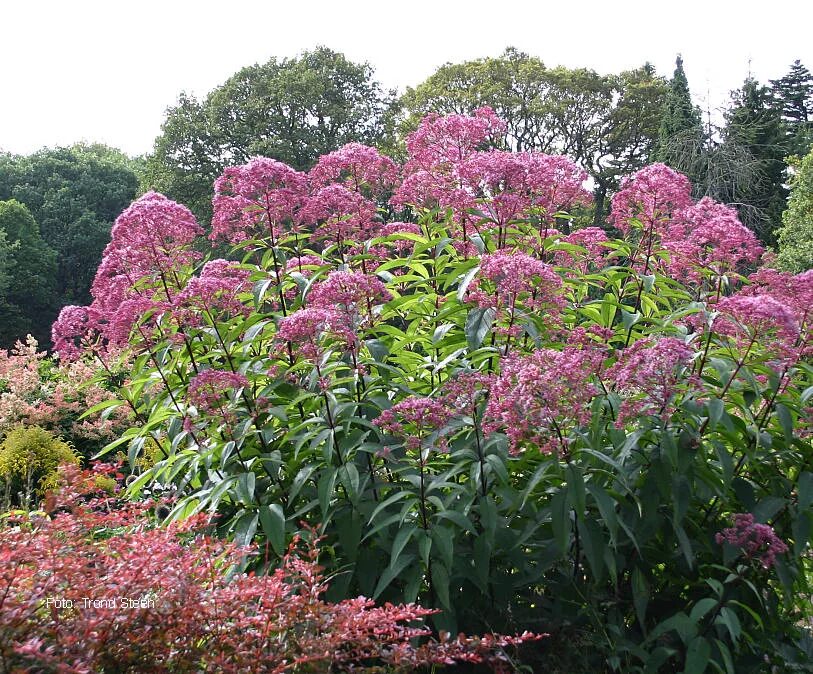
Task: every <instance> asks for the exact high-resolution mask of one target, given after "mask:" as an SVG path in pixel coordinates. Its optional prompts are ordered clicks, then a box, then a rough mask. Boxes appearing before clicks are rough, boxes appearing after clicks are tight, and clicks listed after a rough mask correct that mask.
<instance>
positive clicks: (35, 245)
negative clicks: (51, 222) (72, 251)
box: [0, 199, 57, 348]
mask: <svg viewBox="0 0 813 674" xmlns="http://www.w3.org/2000/svg"><path fill="white" fill-rule="evenodd" d="M0 232H4V233H5V236H4V238H5V241H6V242H7V243H8V244H11V247H9V246H8V245H6V246H5V250H0V253H4V257H5V262H4V263H2V267H4V268H5V271H6V273H5V278H6V288H5V292H4V293H3V294H0V315H2V317H3V320H2V321H0V348H8V347H9V346H11V345H12V344H14V342H15V341H17V340H18V339H20V338H22V337H24V336H25V335H26V334H27V333H31V334H33V335H34V336H35V337H38V338H40V339H45V340H47V339H48V338H49V336H50V324H51V320H52V318H53V315H54V311H53V309H54V302H55V286H56V271H57V262H56V253H55V252H54V251H53V250H52V249H51V248H50V247H49V246H48V245H47V244H46V243H45V242H44V241H43V240H42V238H41V237H40V233H39V227H38V226H37V223H36V221H35V220H34V218H33V217H32V215H31V213H30V211H29V210H28V209H27V208H26V207H25V206H24V205H23V204H21V203H20V202H18V201H16V200H14V199H11V200H9V201H0ZM0 271H4V270H3V269H0Z"/></svg>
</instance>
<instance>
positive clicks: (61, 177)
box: [0, 145, 140, 344]
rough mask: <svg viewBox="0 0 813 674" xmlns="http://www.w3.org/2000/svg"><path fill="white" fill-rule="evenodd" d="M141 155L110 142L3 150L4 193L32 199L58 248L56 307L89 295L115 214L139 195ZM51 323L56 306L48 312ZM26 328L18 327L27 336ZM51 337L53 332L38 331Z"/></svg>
mask: <svg viewBox="0 0 813 674" xmlns="http://www.w3.org/2000/svg"><path fill="white" fill-rule="evenodd" d="M139 170H140V164H139V162H138V161H136V160H133V159H130V158H129V157H127V156H126V155H124V154H122V153H121V152H119V151H118V150H115V149H113V148H109V147H106V146H104V145H74V146H72V147H62V148H53V149H43V150H40V151H39V152H36V153H34V154H32V155H30V156H10V155H6V156H0V199H16V200H17V201H19V202H21V203H23V204H25V205H26V207H27V208H28V209H29V211H31V214H32V215H33V216H34V219H35V220H36V221H37V223H38V224H39V230H40V236H41V237H42V239H43V241H45V243H46V244H47V245H48V246H49V247H50V248H52V249H53V250H54V251H56V254H57V265H58V266H57V273H56V289H55V296H54V297H53V300H52V306H53V308H54V309H55V310H58V309H59V307H61V306H64V305H66V304H83V303H86V302H88V301H89V299H90V295H89V290H90V284H91V281H92V280H93V274H94V272H95V270H96V267H97V266H98V264H99V261H100V260H101V257H102V250H103V249H104V247H105V245H107V242H108V241H110V227H111V225H112V223H113V220H115V218H116V217H117V216H118V214H119V213H120V212H121V211H122V210H123V209H124V208H125V206H126V205H127V204H129V203H130V201H132V200H133V198H134V197H135V195H136V190H137V188H138V178H137V175H136V173H137V171H139ZM46 318H47V321H48V322H49V323H50V322H52V321H53V319H54V318H55V313H53V311H52V312H51V313H49V314H48V316H47V317H46ZM24 336H25V333H24V332H23V333H18V334H17V335H15V337H16V338H19V339H22V338H23V337H24ZM37 337H38V339H39V340H40V342H41V343H43V344H45V343H47V341H48V340H47V339H43V338H44V337H45V338H47V337H49V335H38V336H37Z"/></svg>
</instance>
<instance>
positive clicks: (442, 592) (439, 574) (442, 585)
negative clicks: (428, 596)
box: [432, 563, 452, 609]
mask: <svg viewBox="0 0 813 674" xmlns="http://www.w3.org/2000/svg"><path fill="white" fill-rule="evenodd" d="M432 590H433V591H434V592H435V595H436V596H437V598H438V601H440V605H441V606H442V607H443V608H445V609H451V608H452V604H451V602H450V601H449V572H448V571H447V570H446V567H445V566H444V565H443V564H439V563H435V564H432Z"/></svg>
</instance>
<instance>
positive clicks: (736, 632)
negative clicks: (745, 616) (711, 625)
mask: <svg viewBox="0 0 813 674" xmlns="http://www.w3.org/2000/svg"><path fill="white" fill-rule="evenodd" d="M717 621H719V622H720V623H722V624H723V625H725V626H726V628H727V629H728V633H729V634H730V635H731V641H733V642H734V644H735V645H736V643H737V640H738V639H739V638H740V634H742V626H741V625H740V619H739V618H738V617H737V614H736V613H735V612H734V611H733V610H732V609H730V608H728V606H723V608H721V609H720V615H719V616H718V617H717Z"/></svg>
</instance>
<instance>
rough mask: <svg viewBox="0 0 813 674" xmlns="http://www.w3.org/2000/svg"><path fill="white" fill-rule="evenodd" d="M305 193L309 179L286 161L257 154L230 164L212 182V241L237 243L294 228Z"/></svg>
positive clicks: (274, 239)
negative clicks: (246, 160)
mask: <svg viewBox="0 0 813 674" xmlns="http://www.w3.org/2000/svg"><path fill="white" fill-rule="evenodd" d="M307 194H308V179H307V177H306V176H305V174H304V173H300V172H299V171H295V170H294V169H292V168H291V167H290V166H288V165H287V164H283V163H282V162H279V161H275V160H274V159H266V158H265V157H259V158H257V159H252V160H251V161H250V162H249V163H248V164H244V165H242V166H231V167H229V168H227V169H226V170H225V171H224V172H223V175H222V176H220V177H219V178H218V179H217V180H216V181H215V195H214V198H213V199H212V205H213V207H214V214H213V216H212V233H211V234H210V235H209V238H210V239H211V240H212V241H216V240H217V239H225V240H227V241H230V242H232V243H238V242H240V241H245V240H247V239H251V238H255V237H264V236H267V235H270V236H271V241H272V245H274V242H275V241H276V239H277V238H278V237H279V236H280V234H281V233H282V232H283V231H284V229H285V228H291V227H293V223H295V222H296V221H297V212H298V210H299V208H300V207H301V206H302V204H303V203H304V201H305V198H306V197H307Z"/></svg>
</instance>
